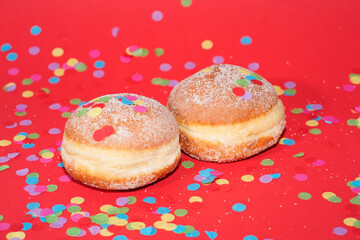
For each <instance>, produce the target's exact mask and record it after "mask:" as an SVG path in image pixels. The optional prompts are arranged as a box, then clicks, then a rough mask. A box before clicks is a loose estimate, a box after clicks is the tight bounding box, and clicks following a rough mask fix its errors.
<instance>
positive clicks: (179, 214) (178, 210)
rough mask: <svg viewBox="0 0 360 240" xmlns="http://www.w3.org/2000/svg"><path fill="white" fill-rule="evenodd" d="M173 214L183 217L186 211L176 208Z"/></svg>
mask: <svg viewBox="0 0 360 240" xmlns="http://www.w3.org/2000/svg"><path fill="white" fill-rule="evenodd" d="M174 214H175V216H178V217H183V216H186V214H188V211H187V210H186V209H176V210H175V212H174Z"/></svg>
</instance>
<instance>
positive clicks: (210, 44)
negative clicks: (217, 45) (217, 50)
mask: <svg viewBox="0 0 360 240" xmlns="http://www.w3.org/2000/svg"><path fill="white" fill-rule="evenodd" d="M213 46H214V44H213V42H212V41H210V40H205V41H203V42H202V43H201V47H202V48H203V49H205V50H209V49H211V48H212V47H213Z"/></svg>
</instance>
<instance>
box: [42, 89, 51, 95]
mask: <svg viewBox="0 0 360 240" xmlns="http://www.w3.org/2000/svg"><path fill="white" fill-rule="evenodd" d="M41 90H42V91H44V92H45V93H46V94H49V93H50V90H49V89H48V88H41Z"/></svg>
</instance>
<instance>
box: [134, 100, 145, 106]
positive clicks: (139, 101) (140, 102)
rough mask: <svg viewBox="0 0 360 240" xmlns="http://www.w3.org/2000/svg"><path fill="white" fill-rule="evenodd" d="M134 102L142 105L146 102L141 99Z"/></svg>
mask: <svg viewBox="0 0 360 240" xmlns="http://www.w3.org/2000/svg"><path fill="white" fill-rule="evenodd" d="M133 103H134V104H135V105H142V104H143V103H144V102H143V101H141V100H135V101H133Z"/></svg>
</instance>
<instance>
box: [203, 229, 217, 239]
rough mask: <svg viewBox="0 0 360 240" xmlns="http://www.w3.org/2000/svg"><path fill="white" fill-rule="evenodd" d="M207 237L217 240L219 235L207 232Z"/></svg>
mask: <svg viewBox="0 0 360 240" xmlns="http://www.w3.org/2000/svg"><path fill="white" fill-rule="evenodd" d="M205 233H206V235H207V236H208V237H209V239H215V238H217V233H216V232H213V231H205Z"/></svg>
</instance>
